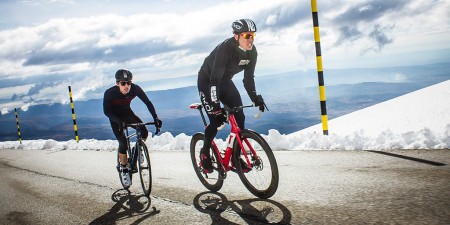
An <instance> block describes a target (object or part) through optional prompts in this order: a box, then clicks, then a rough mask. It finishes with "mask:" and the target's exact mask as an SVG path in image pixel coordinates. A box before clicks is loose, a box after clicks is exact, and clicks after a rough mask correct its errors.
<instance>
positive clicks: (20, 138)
mask: <svg viewBox="0 0 450 225" xmlns="http://www.w3.org/2000/svg"><path fill="white" fill-rule="evenodd" d="M14 112H15V114H16V124H17V134H18V135H19V142H20V144H22V135H21V134H20V125H19V114H18V113H17V108H14Z"/></svg>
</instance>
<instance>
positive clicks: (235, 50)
mask: <svg viewBox="0 0 450 225" xmlns="http://www.w3.org/2000/svg"><path fill="white" fill-rule="evenodd" d="M238 46H239V42H238V41H236V40H235V39H234V38H233V37H232V38H229V39H226V40H225V41H224V42H222V43H221V44H219V45H218V46H217V47H216V48H215V49H214V50H213V51H212V52H211V54H209V56H208V57H206V58H205V61H204V62H203V65H202V67H201V68H200V71H199V76H200V78H205V79H209V80H210V83H209V84H210V86H216V87H217V88H219V86H220V82H221V81H222V80H231V79H232V78H233V76H234V75H235V74H237V73H239V72H241V71H242V70H244V79H243V82H244V87H245V90H246V91H247V94H248V95H249V96H250V98H251V99H252V100H253V101H254V100H255V99H254V98H256V90H255V80H254V73H255V66H256V60H257V58H258V53H257V51H256V47H255V46H253V48H252V50H250V51H245V52H244V51H243V50H241V49H239V47H238ZM219 91H220V90H217V96H219Z"/></svg>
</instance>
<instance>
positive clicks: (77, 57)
mask: <svg viewBox="0 0 450 225" xmlns="http://www.w3.org/2000/svg"><path fill="white" fill-rule="evenodd" d="M317 2H318V8H319V23H320V34H321V42H322V55H323V65H324V69H325V71H326V69H332V68H355V67H386V66H397V65H417V64H428V63H438V62H449V61H450V60H449V59H450V56H449V55H450V54H449V53H450V50H449V49H450V41H449V40H450V1H444V0H441V1H439V0H434V1H433V0H432V1H430V0H392V1H383V0H379V1H367V0H329V1H321V0H317ZM241 18H250V19H253V20H254V21H255V22H256V25H257V28H258V32H257V36H256V39H255V46H256V48H257V49H258V53H259V57H258V64H257V69H256V74H255V75H256V76H262V75H270V74H276V73H282V72H288V71H293V70H303V69H315V65H316V64H315V51H314V37H313V29H312V19H311V18H312V17H311V5H310V1H304V0H279V1H273V0H242V1H200V0H190V1H185V0H166V1H162V0H161V1H119V0H97V1H93V0H92V1H79V0H77V1H75V0H73V1H72V0H33V1H27V0H22V1H14V0H3V1H1V2H0V68H1V70H0V80H1V81H2V82H0V100H1V99H3V100H2V101H0V110H1V111H2V112H3V113H4V112H7V111H11V110H14V108H15V107H22V108H23V109H26V108H27V107H28V106H30V105H34V104H40V103H55V102H56V103H60V102H62V103H67V102H68V98H67V86H68V85H71V86H72V87H73V89H74V90H77V91H76V93H74V99H76V100H86V99H88V98H99V97H101V93H103V91H104V90H105V89H106V88H107V87H109V86H111V85H113V84H114V78H113V74H114V72H115V71H116V70H117V69H119V68H128V69H130V70H131V71H132V72H133V73H134V74H135V79H134V80H135V81H136V82H137V83H139V82H142V81H148V80H156V79H163V78H171V77H179V76H187V75H195V74H196V73H197V71H198V69H199V67H200V65H201V64H202V62H203V59H204V58H205V57H206V56H207V55H208V54H209V52H210V51H211V50H212V49H213V48H214V47H215V46H216V45H217V44H218V43H220V42H221V41H223V40H225V39H226V38H228V37H231V35H232V33H231V27H230V25H231V23H232V22H233V21H234V20H236V19H241ZM5 99H8V100H9V101H5ZM11 99H13V100H11Z"/></svg>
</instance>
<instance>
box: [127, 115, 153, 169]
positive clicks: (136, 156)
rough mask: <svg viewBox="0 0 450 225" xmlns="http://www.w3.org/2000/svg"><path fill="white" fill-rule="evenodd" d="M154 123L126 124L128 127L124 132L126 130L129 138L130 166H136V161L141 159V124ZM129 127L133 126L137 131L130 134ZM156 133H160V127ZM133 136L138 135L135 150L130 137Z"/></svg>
mask: <svg viewBox="0 0 450 225" xmlns="http://www.w3.org/2000/svg"><path fill="white" fill-rule="evenodd" d="M154 124H155V123H150V122H148V123H132V124H127V125H126V127H125V129H124V132H125V137H126V139H127V152H128V155H129V157H130V158H129V161H130V166H131V167H132V168H134V165H136V162H137V161H138V160H140V157H141V156H140V154H138V153H139V151H138V149H139V145H140V143H141V141H142V133H141V130H140V129H139V126H146V125H154ZM129 127H132V128H133V129H135V130H136V132H135V133H133V134H129V132H128V128H129ZM156 133H158V129H157V130H156ZM133 137H136V141H135V145H134V147H135V148H134V151H133V149H132V148H131V141H130V139H131V138H133Z"/></svg>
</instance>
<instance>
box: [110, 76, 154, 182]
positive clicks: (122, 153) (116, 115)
mask: <svg viewBox="0 0 450 225" xmlns="http://www.w3.org/2000/svg"><path fill="white" fill-rule="evenodd" d="M115 76H116V85H115V86H112V87H111V88H109V89H108V90H106V91H105V95H104V98H103V112H104V113H105V115H106V116H107V117H108V118H109V122H110V123H111V128H112V130H113V133H114V135H115V136H116V138H117V140H118V141H119V149H118V151H119V161H120V165H121V168H120V170H121V172H122V178H123V181H124V182H123V183H124V184H128V186H130V185H131V180H130V176H129V171H130V168H129V164H128V159H127V154H126V149H127V139H126V137H125V134H124V132H123V128H124V125H125V124H126V123H128V124H129V123H142V120H141V119H140V118H139V117H138V116H136V115H135V114H134V112H133V111H132V110H131V107H130V104H131V101H132V100H133V99H134V98H135V97H136V96H137V97H138V98H140V99H141V100H142V102H144V103H145V105H146V106H147V108H148V111H149V112H150V114H152V117H153V120H154V122H155V126H156V127H157V128H158V130H157V131H159V129H160V128H161V126H162V121H161V120H160V119H158V115H157V114H156V110H155V107H154V106H153V104H152V102H151V101H150V100H149V99H148V97H147V95H146V94H145V92H144V91H143V90H142V88H141V87H139V86H138V85H136V84H134V83H132V79H133V74H132V73H131V72H130V71H128V70H126V69H120V70H117V72H116V75H115ZM140 128H141V131H142V137H143V138H144V140H145V139H146V138H147V137H148V130H147V128H146V127H145V126H142V127H140Z"/></svg>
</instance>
